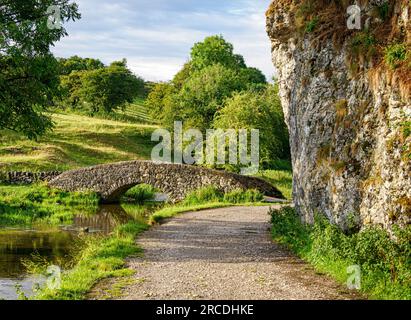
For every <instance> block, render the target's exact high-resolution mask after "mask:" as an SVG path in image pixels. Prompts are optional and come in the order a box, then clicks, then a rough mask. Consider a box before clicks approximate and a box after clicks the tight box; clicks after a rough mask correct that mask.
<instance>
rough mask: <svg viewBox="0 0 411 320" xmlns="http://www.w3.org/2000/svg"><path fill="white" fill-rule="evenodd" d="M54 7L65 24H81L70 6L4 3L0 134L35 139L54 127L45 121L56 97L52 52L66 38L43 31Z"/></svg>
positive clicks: (64, 1)
mask: <svg viewBox="0 0 411 320" xmlns="http://www.w3.org/2000/svg"><path fill="white" fill-rule="evenodd" d="M50 5H58V6H59V7H60V9H61V18H62V20H63V21H64V20H65V21H68V20H76V19H79V18H80V14H79V13H78V8H77V5H76V4H75V3H71V1H70V0H58V1H57V0H45V1H41V2H39V1H36V0H27V1H7V2H5V3H2V4H1V10H0V30H1V35H0V129H10V130H14V131H17V132H21V133H23V134H24V135H25V136H27V137H28V138H31V139H34V138H37V137H38V136H39V135H41V134H44V133H45V132H46V131H47V130H48V129H50V128H51V127H52V122H51V120H50V118H49V117H47V116H46V115H44V113H43V112H44V111H45V110H47V108H48V107H50V105H52V103H53V99H54V98H55V96H57V95H58V94H59V89H58V84H59V79H58V62H57V61H56V59H55V58H54V57H53V55H52V54H51V53H50V46H51V45H53V44H54V43H55V42H56V41H58V40H60V38H62V37H63V36H66V35H67V32H66V30H65V29H64V28H55V29H50V28H48V26H47V20H48V15H47V13H46V12H47V8H48V7H49V6H50Z"/></svg>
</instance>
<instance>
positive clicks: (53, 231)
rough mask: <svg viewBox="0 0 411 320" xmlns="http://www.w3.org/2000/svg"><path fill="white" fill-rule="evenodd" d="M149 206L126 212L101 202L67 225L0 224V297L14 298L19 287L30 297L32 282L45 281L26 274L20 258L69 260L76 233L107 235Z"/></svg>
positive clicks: (132, 207)
mask: <svg viewBox="0 0 411 320" xmlns="http://www.w3.org/2000/svg"><path fill="white" fill-rule="evenodd" d="M152 207H153V206H141V205H130V204H127V205H126V206H125V208H126V210H127V211H126V210H125V209H123V207H121V206H120V205H104V206H101V207H100V208H99V210H98V212H97V213H96V214H94V215H87V216H80V215H79V216H76V217H74V219H73V223H72V224H71V225H62V226H57V227H50V226H49V227H46V226H41V227H35V228H28V227H21V228H15V227H14V228H9V227H0V299H6V300H10V299H17V298H18V291H19V290H21V291H22V292H24V294H25V295H26V296H30V295H32V294H33V288H34V287H35V286H36V284H41V283H43V282H44V281H45V279H44V277H40V276H33V275H29V274H27V272H26V268H25V267H24V264H23V261H24V260H33V259H41V260H46V261H47V263H48V264H50V265H52V264H56V265H59V263H60V262H61V261H64V260H68V259H69V256H70V255H69V253H70V250H71V249H72V247H73V244H74V243H75V238H76V237H79V235H84V234H95V233H99V234H105V235H108V234H109V233H110V232H112V231H113V230H114V228H115V227H116V226H117V225H119V224H123V223H125V222H127V221H129V220H130V219H144V220H146V219H147V216H148V214H149V213H150V211H152ZM16 287H19V288H20V289H19V290H17V289H16Z"/></svg>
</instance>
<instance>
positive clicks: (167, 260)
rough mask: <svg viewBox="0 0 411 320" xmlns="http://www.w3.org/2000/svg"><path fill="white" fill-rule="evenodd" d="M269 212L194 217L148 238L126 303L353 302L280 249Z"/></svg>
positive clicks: (240, 210)
mask: <svg viewBox="0 0 411 320" xmlns="http://www.w3.org/2000/svg"><path fill="white" fill-rule="evenodd" d="M267 212H268V207H230V208H221V209H212V210H204V211H199V212H189V213H185V214H182V215H179V216H177V217H175V218H173V219H171V220H169V221H168V222H166V223H164V224H162V225H160V226H156V227H154V228H152V229H151V230H149V231H147V232H145V233H144V234H143V235H142V236H141V237H140V238H139V239H138V243H139V244H140V245H141V246H142V247H143V248H144V257H143V258H133V259H130V260H129V261H128V265H129V266H130V267H131V268H132V269H134V270H135V271H136V274H135V279H134V280H135V281H134V284H132V285H130V286H129V287H127V288H126V289H125V296H123V297H122V299H235V300H236V299H244V300H249V299H250V300H252V299H353V298H355V295H354V294H353V293H351V292H349V290H348V289H346V288H345V287H343V286H340V285H338V284H336V283H335V282H334V281H333V280H331V279H330V278H328V277H326V276H324V275H320V274H318V273H316V272H315V271H314V270H313V269H312V267H310V266H309V265H307V264H306V263H304V262H302V261H301V260H300V259H298V258H296V257H295V256H294V255H292V254H290V253H289V252H288V251H287V250H284V249H282V248H281V247H280V246H278V245H276V244H275V243H273V242H272V241H271V239H270V233H269V228H270V224H269V218H270V217H269V215H268V214H267Z"/></svg>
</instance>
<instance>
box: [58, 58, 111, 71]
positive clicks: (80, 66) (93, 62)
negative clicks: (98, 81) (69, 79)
mask: <svg viewBox="0 0 411 320" xmlns="http://www.w3.org/2000/svg"><path fill="white" fill-rule="evenodd" d="M58 61H59V65H60V74H61V75H69V74H70V73H71V72H73V71H84V70H95V69H100V68H104V64H103V62H101V61H100V60H98V59H93V58H81V57H79V56H73V57H70V58H68V59H65V58H59V59H58Z"/></svg>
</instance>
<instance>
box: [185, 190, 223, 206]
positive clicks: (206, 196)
mask: <svg viewBox="0 0 411 320" xmlns="http://www.w3.org/2000/svg"><path fill="white" fill-rule="evenodd" d="M223 197H224V193H223V192H221V191H220V190H218V189H217V188H216V187H214V186H209V187H204V188H200V189H198V190H194V191H192V192H190V193H189V194H187V195H186V197H185V199H184V203H185V204H200V203H204V202H218V201H220V200H221V199H222V198H223Z"/></svg>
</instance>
